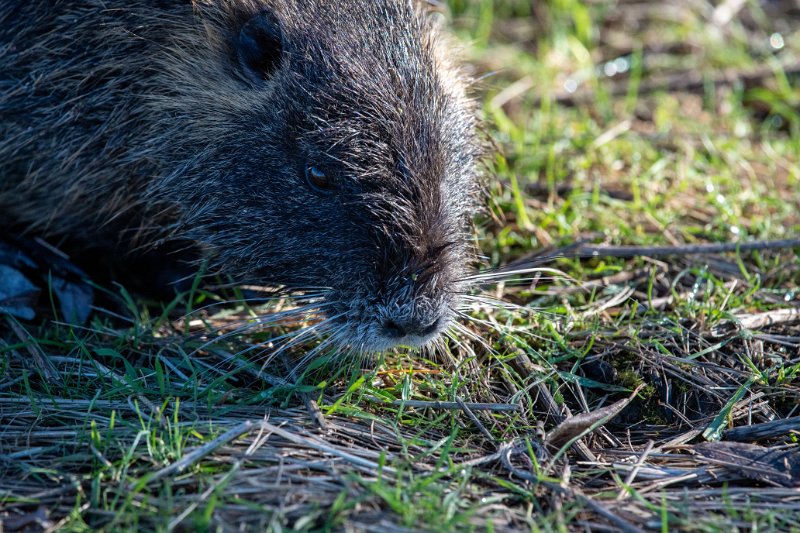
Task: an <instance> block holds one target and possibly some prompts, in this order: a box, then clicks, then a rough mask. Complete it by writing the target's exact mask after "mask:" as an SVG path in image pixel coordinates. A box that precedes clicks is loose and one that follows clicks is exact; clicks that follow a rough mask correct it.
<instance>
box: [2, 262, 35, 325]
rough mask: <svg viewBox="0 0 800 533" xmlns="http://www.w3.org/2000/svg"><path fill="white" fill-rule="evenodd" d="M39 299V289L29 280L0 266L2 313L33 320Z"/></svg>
mask: <svg viewBox="0 0 800 533" xmlns="http://www.w3.org/2000/svg"><path fill="white" fill-rule="evenodd" d="M38 297H39V289H37V288H36V286H35V285H34V284H33V283H31V282H30V280H28V278H26V277H25V276H23V275H22V274H21V273H20V272H19V271H18V270H16V269H14V268H12V267H10V266H7V265H0V313H8V314H9V315H11V316H13V317H16V318H20V319H22V320H32V319H33V318H34V317H35V316H36V312H35V311H34V306H35V305H36V300H37V299H38Z"/></svg>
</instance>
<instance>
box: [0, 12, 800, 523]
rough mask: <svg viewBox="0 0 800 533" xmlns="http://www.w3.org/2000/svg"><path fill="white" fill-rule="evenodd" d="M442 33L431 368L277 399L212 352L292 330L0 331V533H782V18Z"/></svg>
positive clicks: (192, 295)
mask: <svg viewBox="0 0 800 533" xmlns="http://www.w3.org/2000/svg"><path fill="white" fill-rule="evenodd" d="M448 4H449V5H447V6H434V7H435V8H437V9H439V10H440V11H442V13H443V16H444V18H445V20H446V24H447V26H448V27H449V28H451V30H452V32H453V34H454V35H455V40H454V43H455V44H456V45H457V46H458V47H459V48H461V54H462V56H464V59H465V61H466V64H468V65H469V70H470V74H471V75H472V76H473V77H474V78H475V79H476V81H475V83H474V85H473V87H472V92H473V94H475V96H476V98H478V99H480V101H481V102H482V114H483V116H484V119H485V134H486V138H487V148H488V155H487V159H486V164H485V174H486V183H487V188H488V190H489V193H490V200H489V201H488V202H487V205H488V209H487V211H486V212H485V213H483V214H482V215H479V217H478V220H477V234H478V240H477V245H478V247H479V248H480V250H481V251H482V254H483V258H482V262H481V265H480V267H481V268H482V269H484V270H487V271H489V272H494V274H493V275H487V278H486V280H485V283H483V284H482V285H481V286H480V287H476V288H475V290H474V293H473V296H472V298H471V299H470V306H469V309H468V310H467V311H468V312H467V313H466V314H467V315H468V316H465V317H464V319H463V320H462V322H461V324H462V326H461V327H460V328H459V330H458V331H457V332H455V334H454V339H453V340H452V341H450V342H449V343H448V347H447V350H443V351H442V352H440V353H437V354H429V353H423V354H419V353H413V352H412V353H405V352H402V351H399V352H397V353H390V354H386V356H385V357H384V358H383V360H382V361H377V362H373V363H372V364H368V363H366V362H365V363H364V364H353V362H352V361H350V362H349V364H341V363H340V362H339V363H337V362H336V361H331V360H327V359H326V357H324V356H320V357H318V358H317V359H316V360H315V361H314V363H313V364H312V366H311V368H309V369H308V371H307V372H306V373H305V374H304V375H303V376H302V379H300V381H299V383H292V382H290V381H287V380H286V379H285V378H283V377H281V375H285V372H283V366H287V365H288V366H291V361H292V357H302V352H303V350H308V349H311V348H313V345H311V346H297V347H295V351H296V352H297V353H293V354H288V353H287V354H282V357H281V359H285V361H286V364H287V365H284V364H283V363H280V362H273V364H272V365H270V366H268V367H266V368H262V366H261V361H262V360H263V359H264V357H266V356H267V355H269V354H270V353H271V351H274V350H275V349H276V348H275V345H274V344H270V343H269V342H268V341H269V340H270V339H274V338H275V337H276V336H278V335H280V334H282V333H285V332H286V331H289V332H291V331H292V328H294V327H296V326H294V325H291V324H287V325H283V326H281V327H278V326H275V327H272V328H267V329H263V328H261V330H260V331H255V330H249V331H247V332H244V333H241V332H238V330H237V328H239V327H241V326H242V325H244V324H246V323H247V322H248V321H249V322H252V321H253V320H254V317H256V316H257V315H259V314H264V313H267V312H274V311H275V307H276V306H281V305H291V303H290V302H268V303H267V304H265V305H261V306H254V305H248V306H245V305H242V304H235V303H224V300H225V299H228V298H230V296H231V295H230V294H227V293H224V291H211V290H207V289H204V288H201V287H194V289H193V290H192V291H189V292H187V293H185V294H181V295H179V296H178V297H177V298H176V299H175V300H174V301H172V302H168V303H163V302H162V303H160V304H159V303H157V302H156V303H154V302H143V301H140V300H137V299H136V298H134V297H132V296H130V295H129V293H128V292H126V291H125V290H124V289H122V288H119V287H107V288H106V289H107V290H108V291H109V294H110V296H109V298H111V299H115V300H116V301H117V302H119V308H120V309H122V310H123V311H121V312H115V313H114V315H115V316H111V315H110V314H108V313H104V312H103V311H98V312H96V313H95V314H94V316H93V318H92V319H91V321H90V323H89V324H88V325H87V326H86V327H75V326H69V325H65V324H63V323H60V322H57V321H56V322H54V321H53V320H42V321H40V322H35V321H34V322H16V321H14V320H13V319H11V318H9V317H1V319H2V321H3V327H2V329H0V339H2V343H1V344H0V368H2V375H1V377H0V428H2V429H0V435H1V437H0V530H2V531H18V530H21V531H42V530H47V531H52V530H66V531H96V530H104V531H135V530H136V531H166V530H213V531H253V530H256V531H258V530H270V531H287V530H302V531H305V530H309V531H310V530H346V531H409V530H413V531H416V530H432V531H473V530H474V531H526V530H534V531H535V530H547V531H549V530H560V531H563V530H597V531H605V530H625V531H640V530H661V531H672V530H686V531H698V530H700V531H734V530H735V531H739V530H752V531H756V530H757V531H788V530H795V531H800V448H799V447H798V438H800V407H799V405H800V289H798V287H799V286H800V255H799V251H800V246H798V245H799V244H800V243H798V240H797V239H798V238H800V89H798V85H799V84H798V75H799V73H800V32H798V28H800V7H798V5H797V4H796V3H793V2H792V1H785V2H781V1H778V0H772V1H766V0H765V1H763V2H761V3H759V2H756V1H751V2H743V1H742V2H740V1H736V0H726V1H724V2H719V3H717V2H714V3H700V2H694V3H693V2H651V1H649V0H641V1H632V0H623V1H622V2H618V3H601V2H596V1H579V0H551V1H549V2H540V3H537V2H522V1H515V0H502V1H496V2H492V1H488V0H474V1H467V0H451V1H450V2H448ZM776 241H780V242H776ZM707 245H712V246H717V245H721V246H717V248H716V249H709V248H703V246H707ZM614 247H625V248H614ZM630 247H636V248H630ZM665 247H671V248H665ZM726 247H727V248H726ZM512 263H513V265H514V266H512V267H511V268H506V269H505V270H499V271H498V270H497V269H498V268H500V267H502V266H503V265H509V264H512ZM520 269H523V270H525V272H524V273H520V274H516V275H514V274H512V273H509V272H508V271H509V270H520ZM258 329H259V328H256V330H258ZM228 332H234V333H235V334H233V335H229V334H226V333H228ZM282 372H283V374H282Z"/></svg>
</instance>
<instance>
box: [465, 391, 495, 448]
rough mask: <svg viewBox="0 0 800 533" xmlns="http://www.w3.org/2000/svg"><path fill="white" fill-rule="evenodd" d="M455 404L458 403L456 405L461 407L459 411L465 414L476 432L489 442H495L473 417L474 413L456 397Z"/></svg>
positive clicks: (476, 418) (475, 417)
mask: <svg viewBox="0 0 800 533" xmlns="http://www.w3.org/2000/svg"><path fill="white" fill-rule="evenodd" d="M456 403H458V405H459V406H460V407H461V410H462V411H464V412H465V413H466V414H467V416H468V417H469V419H470V420H472V423H473V424H475V427H477V428H478V430H479V431H480V432H481V434H483V436H484V437H486V439H487V440H489V441H490V442H495V441H496V440H497V439H495V438H494V436H493V435H492V434H491V433H489V430H488V429H486V427H484V425H483V424H482V423H481V421H480V420H478V417H477V416H475V413H473V412H472V410H471V409H470V408H469V406H468V405H467V404H466V403H464V401H463V400H462V399H461V398H459V397H458V396H456Z"/></svg>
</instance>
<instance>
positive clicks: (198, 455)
mask: <svg viewBox="0 0 800 533" xmlns="http://www.w3.org/2000/svg"><path fill="white" fill-rule="evenodd" d="M253 427H255V424H254V423H253V422H252V421H250V420H245V421H244V422H242V423H241V424H239V425H238V426H235V427H233V428H231V429H229V430H228V431H226V432H225V433H223V434H222V435H220V436H219V437H217V438H216V439H214V440H212V441H210V442H207V443H205V444H203V445H202V446H198V447H197V448H195V449H194V450H192V451H191V452H189V453H187V454H186V455H184V456H183V457H182V458H181V459H180V460H178V461H175V462H174V463H172V464H171V465H168V466H165V467H164V468H162V469H161V470H159V471H157V472H156V473H155V474H153V475H152V476H150V477H149V478H147V482H148V483H150V482H153V481H156V480H159V479H161V478H164V477H166V476H169V475H172V474H175V473H178V474H179V473H181V472H183V471H184V470H186V469H187V468H189V467H190V466H192V465H193V464H194V463H196V462H197V461H199V460H200V459H202V458H203V457H205V456H206V455H208V454H210V453H211V452H213V451H214V450H216V449H217V448H219V447H220V446H222V445H224V444H227V443H229V442H231V441H232V440H234V439H236V438H238V437H240V436H242V435H244V434H245V433H247V432H248V431H250V430H252V429H253ZM136 485H137V483H132V484H131V485H130V486H129V488H128V490H134V488H135V486H136Z"/></svg>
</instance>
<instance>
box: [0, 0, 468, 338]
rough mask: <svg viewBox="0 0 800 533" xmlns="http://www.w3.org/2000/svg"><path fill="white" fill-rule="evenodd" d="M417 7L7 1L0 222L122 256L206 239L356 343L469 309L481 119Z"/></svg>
mask: <svg viewBox="0 0 800 533" xmlns="http://www.w3.org/2000/svg"><path fill="white" fill-rule="evenodd" d="M422 11H423V9H422V8H421V6H418V5H416V4H414V3H412V2H410V1H407V0H370V1H363V0H337V1H336V2H329V1H328V0H195V1H194V2H189V1H185V2H181V1H172V2H169V1H163V0H73V1H58V0H5V1H4V2H2V5H0V129H1V130H2V139H0V227H4V228H6V229H9V228H14V229H17V230H22V231H25V232H29V233H33V234H36V235H41V236H45V237H47V238H49V239H51V240H55V241H59V240H60V241H63V242H68V243H69V246H70V247H72V249H79V248H84V249H92V250H95V251H96V250H101V251H103V253H107V254H109V256H111V255H113V256H115V257H120V256H122V257H124V256H125V254H130V253H135V252H137V251H140V250H157V249H160V248H166V249H168V248H169V247H170V246H171V245H174V243H190V244H191V245H192V246H193V247H197V248H199V249H202V251H203V255H204V257H206V258H207V260H208V261H209V262H210V264H211V265H212V268H213V270H214V271H220V272H222V273H224V274H226V275H228V276H231V277H232V278H233V279H235V280H237V281H239V282H246V283H253V284H256V283H257V284H270V285H275V284H280V285H284V286H286V287H288V288H289V289H290V290H313V291H315V292H316V293H317V294H320V295H321V296H322V297H323V298H324V302H323V303H321V304H320V306H319V307H320V309H321V311H322V312H324V314H325V315H326V316H327V318H328V322H327V323H326V328H325V329H326V331H328V332H329V333H330V335H331V337H332V339H333V340H334V341H335V342H336V343H337V344H339V345H340V346H345V345H347V346H351V347H353V348H355V349H357V350H362V351H374V350H382V349H385V348H388V347H390V346H393V345H396V344H409V345H423V344H425V343H427V342H429V341H431V340H432V339H435V338H436V337H437V336H438V335H439V334H440V333H442V332H443V331H444V330H445V329H446V328H447V327H448V325H449V324H450V323H451V320H452V318H453V316H454V314H455V308H456V307H457V305H458V302H459V300H458V298H459V296H458V295H459V294H460V293H461V292H463V289H464V286H463V282H462V280H463V278H464V276H465V273H466V268H467V266H468V264H469V261H470V258H471V254H470V245H469V242H470V234H471V226H470V219H471V215H472V213H473V211H474V207H475V204H476V190H477V187H476V172H475V160H476V155H477V142H476V134H475V119H474V109H473V106H472V105H471V104H470V102H469V100H468V99H467V98H466V96H465V90H464V87H465V83H464V82H463V80H462V77H461V75H460V74H459V72H458V70H456V69H455V68H453V67H452V66H451V65H450V63H449V62H448V61H447V59H446V57H447V55H448V52H447V51H446V50H444V47H443V45H442V40H441V38H440V36H438V35H437V32H436V30H435V29H434V27H433V26H432V24H431V22H430V21H429V18H428V17H427V16H426V15H425V14H424V13H422Z"/></svg>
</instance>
